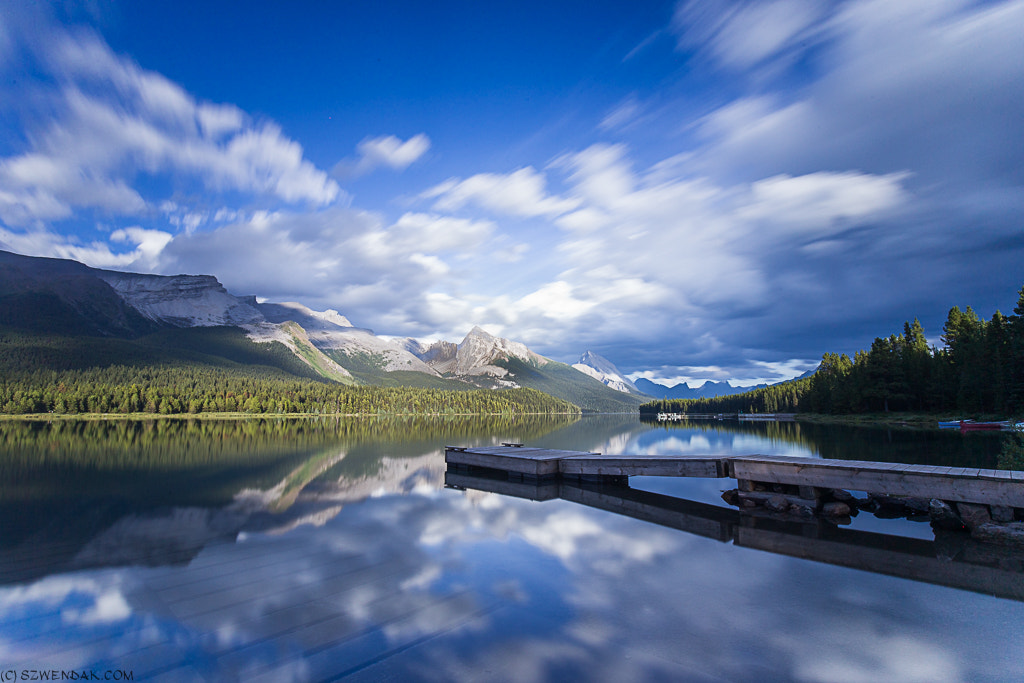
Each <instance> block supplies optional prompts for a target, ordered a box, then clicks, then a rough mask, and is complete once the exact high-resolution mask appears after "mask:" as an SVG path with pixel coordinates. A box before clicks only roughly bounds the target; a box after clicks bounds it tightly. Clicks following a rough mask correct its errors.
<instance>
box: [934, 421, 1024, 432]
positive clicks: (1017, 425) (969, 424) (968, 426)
mask: <svg viewBox="0 0 1024 683" xmlns="http://www.w3.org/2000/svg"><path fill="white" fill-rule="evenodd" d="M939 429H959V430H960V431H961V432H981V431H1000V430H1001V431H1020V430H1022V429H1024V422H1013V421H1012V420H999V421H989V422H979V421H976V420H939Z"/></svg>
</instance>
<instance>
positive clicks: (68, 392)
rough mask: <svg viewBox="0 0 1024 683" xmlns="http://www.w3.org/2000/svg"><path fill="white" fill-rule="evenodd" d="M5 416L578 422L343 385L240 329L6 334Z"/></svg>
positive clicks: (455, 398)
mask: <svg viewBox="0 0 1024 683" xmlns="http://www.w3.org/2000/svg"><path fill="white" fill-rule="evenodd" d="M0 412H2V413H6V414H26V413H49V412H53V413H56V414H81V413H119V414H128V413H153V414H163V415H177V414H195V413H210V412H212V413H220V412H244V413H250V414H260V413H314V414H347V415H351V414H362V415H366V414H373V415H378V414H409V413H431V414H435V413H436V414H462V413H478V414H479V413H487V414H498V413H501V414H512V413H514V414H523V413H578V412H579V408H577V407H576V406H574V405H572V404H570V403H568V402H566V401H562V400H559V399H556V398H552V397H551V396H548V395H546V394H543V393H541V392H539V391H534V390H531V389H511V390H503V391H488V390H478V389H474V388H473V387H471V386H469V385H465V389H464V390H461V391H455V390H439V389H428V388H412V387H381V386H362V387H355V386H346V385H343V384H340V383H337V382H333V381H328V380H325V379H323V378H321V377H319V376H318V375H317V374H316V373H315V372H314V371H312V370H311V369H310V368H309V367H308V366H306V365H305V364H304V363H302V362H301V361H300V360H298V358H296V357H295V356H294V355H293V354H291V353H290V352H289V351H288V350H287V349H286V348H284V347H283V346H282V345H281V344H277V343H273V344H256V343H253V342H251V341H250V340H248V339H247V338H246V337H245V334H244V333H243V332H242V331H241V330H238V329H235V328H205V329H190V330H171V331H165V332H162V333H160V334H157V335H153V336H151V337H147V338H143V339H140V340H121V339H100V338H94V337H77V336H76V337H59V336H54V335H33V334H29V333H24V332H13V331H9V330H8V331H3V332H0Z"/></svg>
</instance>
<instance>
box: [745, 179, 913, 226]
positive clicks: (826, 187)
mask: <svg viewBox="0 0 1024 683" xmlns="http://www.w3.org/2000/svg"><path fill="white" fill-rule="evenodd" d="M906 177H907V174H905V173H892V174H889V175H884V176H872V175H868V174H865V173H855V172H847V173H828V172H824V171H821V172H818V173H808V174H807V175H803V176H799V177H796V178H794V177H790V176H788V175H778V176H773V177H771V178H765V179H764V180H758V181H757V182H755V183H753V184H752V185H751V188H750V203H749V204H747V205H746V206H742V207H740V208H739V209H738V210H737V217H739V218H740V219H744V220H754V221H762V220H770V221H772V222H773V223H775V224H777V225H778V226H779V229H780V230H782V231H798V232H800V231H808V232H815V233H819V234H820V233H822V232H824V231H826V230H828V229H829V228H830V227H832V226H833V225H835V224H836V223H839V224H840V225H841V226H842V227H845V224H847V223H849V222H850V221H854V220H857V219H862V218H866V217H878V216H881V215H884V214H885V212H887V211H890V210H892V209H895V208H897V207H900V206H902V205H904V204H906V202H907V201H908V199H909V197H908V195H907V193H906V192H905V190H904V189H903V187H902V184H901V183H902V181H903V180H904V179H905V178H906Z"/></svg>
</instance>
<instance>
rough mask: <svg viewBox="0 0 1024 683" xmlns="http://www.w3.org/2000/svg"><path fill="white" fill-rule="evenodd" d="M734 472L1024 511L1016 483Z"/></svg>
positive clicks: (828, 470)
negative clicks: (1005, 506)
mask: <svg viewBox="0 0 1024 683" xmlns="http://www.w3.org/2000/svg"><path fill="white" fill-rule="evenodd" d="M733 470H734V474H735V476H736V477H737V478H740V479H750V480H752V481H763V482H769V483H774V484H795V485H798V486H799V485H804V486H819V487H824V488H841V489H847V490H851V491H867V492H870V493H886V494H889V495H895V496H915V497H921V498H939V499H941V500H950V501H958V502H967V503H987V504H994V505H1010V506H1012V507H1024V486H1020V485H1018V484H1017V483H1016V482H1015V481H1011V482H1006V481H1005V480H1002V481H999V480H989V479H981V478H976V477H963V476H961V477H957V476H950V475H937V474H925V473H904V472H902V471H900V470H895V471H893V470H891V469H889V468H887V469H881V468H874V467H873V468H871V469H857V468H853V467H847V468H835V467H815V466H813V465H810V464H808V465H804V466H802V467H799V468H798V467H797V466H796V465H792V464H785V463H764V462H757V461H753V460H748V459H745V460H736V461H733ZM1022 474H1024V473H1022Z"/></svg>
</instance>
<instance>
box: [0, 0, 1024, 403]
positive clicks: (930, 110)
mask: <svg viewBox="0 0 1024 683" xmlns="http://www.w3.org/2000/svg"><path fill="white" fill-rule="evenodd" d="M241 7H242V6H241V5H239V4H238V3H227V2H201V3H200V2H181V1H177V2H144V3H137V2H136V3H130V2H124V3H117V2H111V3H107V2H99V1H93V2H81V3H55V4H53V5H46V4H45V3H43V4H38V5H37V4H36V3H29V2H9V1H7V0H3V1H2V2H0V10H2V11H0V132H2V135H0V248H6V249H9V250H11V251H15V252H19V253H24V254H32V255H42V256H59V257H65V258H74V259H77V260H80V261H83V262H85V263H88V264H89V265H93V266H96V267H103V268H112V269H120V270H137V271H143V272H157V273H168V274H170V273H181V272H184V273H208V274H213V275H216V276H217V277H218V278H220V280H221V282H223V283H224V284H225V285H226V286H227V287H228V289H229V290H230V291H232V292H233V293H236V294H241V295H245V294H255V295H257V296H260V297H264V298H267V299H270V300H275V301H287V300H298V301H301V302H303V303H306V304H307V305H309V306H311V307H314V308H320V309H323V308H334V309H336V310H338V311H340V312H341V313H343V314H345V315H346V316H347V317H349V319H351V320H352V321H353V323H354V324H356V325H359V326H362V327H370V328H372V329H374V330H375V331H376V332H377V333H378V334H390V335H400V336H414V337H418V338H424V339H433V338H446V339H452V340H458V339H461V337H462V335H464V334H465V333H466V332H467V331H468V330H469V329H470V328H471V327H472V326H473V325H481V326H483V327H485V328H486V329H488V330H489V331H491V332H493V333H497V334H501V335H503V336H507V337H510V338H512V339H516V340H518V341H523V342H525V343H527V344H528V345H529V346H530V347H531V348H533V349H535V350H536V351H538V352H540V353H543V354H545V355H547V356H550V357H552V358H555V359H557V360H562V361H567V362H574V361H575V360H576V358H577V357H578V356H579V354H580V353H582V352H583V351H584V350H586V349H591V350H593V351H595V352H597V353H599V354H601V355H604V356H606V357H607V358H608V359H610V360H611V361H612V362H614V363H615V364H616V365H618V366H619V367H620V368H621V369H622V370H623V371H625V372H627V373H632V374H633V375H634V376H646V377H649V378H652V379H656V380H662V381H668V382H669V383H672V382H675V381H681V380H689V381H690V382H694V381H700V380H703V379H715V380H721V379H731V380H734V381H740V382H742V383H753V382H757V381H776V380H778V379H783V378H787V377H790V376H793V375H795V374H798V373H800V372H802V371H804V370H806V369H809V368H811V367H813V366H814V365H815V363H816V362H817V360H818V359H820V357H821V354H822V353H824V352H826V351H840V352H847V353H852V352H853V351H855V350H857V349H859V348H864V347H867V346H869V345H870V342H871V339H873V338H874V337H875V336H884V335H888V334H890V333H893V332H896V331H899V329H901V327H902V323H903V321H904V320H907V319H913V318H914V317H919V318H920V319H921V321H922V323H923V324H924V326H925V330H926V333H927V334H928V336H929V338H930V339H931V340H932V341H933V342H935V343H938V336H939V334H941V325H942V322H943V321H944V319H945V315H946V312H947V311H948V309H949V307H950V306H952V305H954V304H957V305H960V306H961V307H963V306H967V305H972V306H974V307H975V308H976V309H977V310H978V311H979V312H980V313H981V314H982V315H983V316H985V317H988V316H990V315H991V313H992V312H994V310H995V309H996V308H1000V309H1002V310H1003V311H1004V312H1008V311H1009V310H1010V309H1012V308H1013V305H1014V303H1015V302H1016V299H1017V294H1016V292H1017V290H1018V289H1019V288H1020V287H1021V285H1024V268H1022V267H1021V263H1022V262H1024V259H1022V256H1024V220H1022V219H1024V40H1021V36H1022V35H1024V1H1007V2H962V1H948V0H900V2H892V1H891V0H885V1H881V0H849V1H847V2H822V1H820V0H766V1H763V2H725V1H720V0H704V1H702V2H686V1H683V2H678V3H672V2H647V3H626V2H614V3H613V2H609V3H593V2H589V3H583V2H557V3H552V2H546V3H532V2H517V3H474V2H439V3H429V4H428V3H411V2H379V3H326V2H307V3H303V2H293V3H271V2H267V3H259V2H249V3H246V4H245V5H244V10H241V9H240V8H241Z"/></svg>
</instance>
